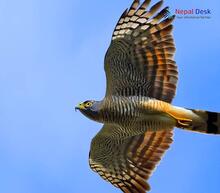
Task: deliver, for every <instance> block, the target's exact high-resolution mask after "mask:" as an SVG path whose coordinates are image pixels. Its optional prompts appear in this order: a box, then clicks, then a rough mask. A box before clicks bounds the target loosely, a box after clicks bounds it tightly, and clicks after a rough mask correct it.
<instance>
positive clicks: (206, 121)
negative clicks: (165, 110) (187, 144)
mask: <svg viewBox="0 0 220 193" xmlns="http://www.w3.org/2000/svg"><path fill="white" fill-rule="evenodd" d="M169 115H170V116H172V117H173V118H175V119H176V127H178V128H181V129H186V130H190V131H195V132H200V133H207V134H220V113H216V112H210V111H203V110H194V109H185V108H179V107H173V108H172V110H171V111H170V113H169Z"/></svg>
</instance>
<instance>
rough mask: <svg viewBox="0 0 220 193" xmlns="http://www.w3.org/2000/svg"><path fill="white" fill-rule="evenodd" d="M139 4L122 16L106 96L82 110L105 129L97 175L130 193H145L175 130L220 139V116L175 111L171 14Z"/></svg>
mask: <svg viewBox="0 0 220 193" xmlns="http://www.w3.org/2000/svg"><path fill="white" fill-rule="evenodd" d="M162 3H163V1H159V2H158V3H156V4H155V5H153V6H152V7H151V8H150V9H148V10H147V7H148V5H149V4H150V0H145V1H144V2H143V3H142V4H140V2H139V1H138V0H134V1H133V3H132V5H131V7H130V9H126V10H125V11H124V12H123V14H122V15H121V17H120V19H119V21H118V23H117V25H116V27H115V29H114V32H113V35H112V40H111V44H110V46H109V48H108V50H107V53H106V55H105V62H104V63H105V64H104V68H105V73H106V80H107V87H106V94H105V97H104V98H103V100H101V101H95V100H87V101H85V102H83V103H80V104H79V105H78V106H77V107H76V109H78V110H80V112H81V113H82V114H84V115H85V116H87V117H88V118H90V119H92V120H94V121H97V122H101V123H103V124H104V125H103V127H102V129H101V130H100V131H99V133H98V134H97V135H96V136H95V137H94V138H93V140H92V143H91V149H90V154H89V164H90V167H91V168H92V170H94V171H95V172H97V173H98V174H99V175H100V176H101V177H102V178H103V179H105V180H107V181H109V182H110V183H112V184H113V185H114V186H115V187H117V188H120V189H121V190H122V192H125V193H145V192H146V191H149V190H150V185H149V184H148V183H147V180H148V179H149V177H150V175H151V174H152V171H153V170H154V168H155V167H156V165H157V164H158V162H159V161H160V160H161V157H162V156H163V154H164V153H165V151H166V150H167V149H168V148H169V146H170V144H171V143H172V141H173V140H172V136H173V129H174V127H177V128H181V129H186V130H190V131H195V132H201V133H208V134H220V114H219V113H215V112H208V111H202V110H192V109H186V108H182V107H177V106H173V105H171V102H172V99H173V97H174V95H175V92H176V85H177V80H178V71H177V66H176V62H175V61H174V59H173V58H174V52H175V45H174V40H173V36H172V30H173V25H172V22H173V20H174V18H175V16H174V15H173V16H170V13H169V8H168V7H165V8H163V9H161V10H160V8H161V5H162Z"/></svg>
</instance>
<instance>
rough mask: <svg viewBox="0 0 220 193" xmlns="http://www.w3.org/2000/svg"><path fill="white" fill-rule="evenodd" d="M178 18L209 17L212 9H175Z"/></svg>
mask: <svg viewBox="0 0 220 193" xmlns="http://www.w3.org/2000/svg"><path fill="white" fill-rule="evenodd" d="M175 14H176V17H177V18H178V19H210V18H211V15H212V11H211V10H210V9H175Z"/></svg>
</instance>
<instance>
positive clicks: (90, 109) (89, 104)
mask: <svg viewBox="0 0 220 193" xmlns="http://www.w3.org/2000/svg"><path fill="white" fill-rule="evenodd" d="M100 104H101V102H100V101H94V100H87V101H85V102H82V103H79V104H78V105H77V106H76V107H75V110H79V111H80V112H81V113H82V114H84V115H85V116H86V117H88V118H90V119H92V120H95V121H99V111H100Z"/></svg>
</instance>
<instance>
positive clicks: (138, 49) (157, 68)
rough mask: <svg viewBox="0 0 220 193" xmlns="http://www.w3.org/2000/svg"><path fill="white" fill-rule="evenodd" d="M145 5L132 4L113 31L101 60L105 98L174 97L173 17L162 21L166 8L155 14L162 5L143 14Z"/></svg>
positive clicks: (165, 99) (164, 18)
mask: <svg viewBox="0 0 220 193" xmlns="http://www.w3.org/2000/svg"><path fill="white" fill-rule="evenodd" d="M149 3H150V0H145V1H144V2H143V4H142V5H140V6H139V1H138V0H135V1H134V2H133V4H132V6H131V8H130V9H129V10H128V11H127V10H125V12H124V13H123V14H122V16H121V17H120V19H119V21H118V23H117V25H116V27H115V30H114V32H113V36H112V41H111V44H110V46H109V48H108V51H107V53H106V56H105V71H106V78H107V89H106V96H108V95H123V96H132V95H142V96H149V97H153V98H156V99H160V100H164V101H166V102H171V101H172V99H173V97H174V95H175V92H176V83H177V79H178V72H177V67H176V63H175V61H174V60H173V56H174V52H175V45H174V41H173V36H172V29H173V26H172V21H173V19H174V16H171V17H168V18H166V17H167V15H168V14H169V11H168V7H166V8H164V9H162V10H161V11H160V12H158V10H159V8H160V7H161V5H162V1H159V2H158V3H157V4H155V5H154V6H152V7H151V8H150V9H149V11H146V7H147V6H148V4H149ZM161 20H162V21H161Z"/></svg>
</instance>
